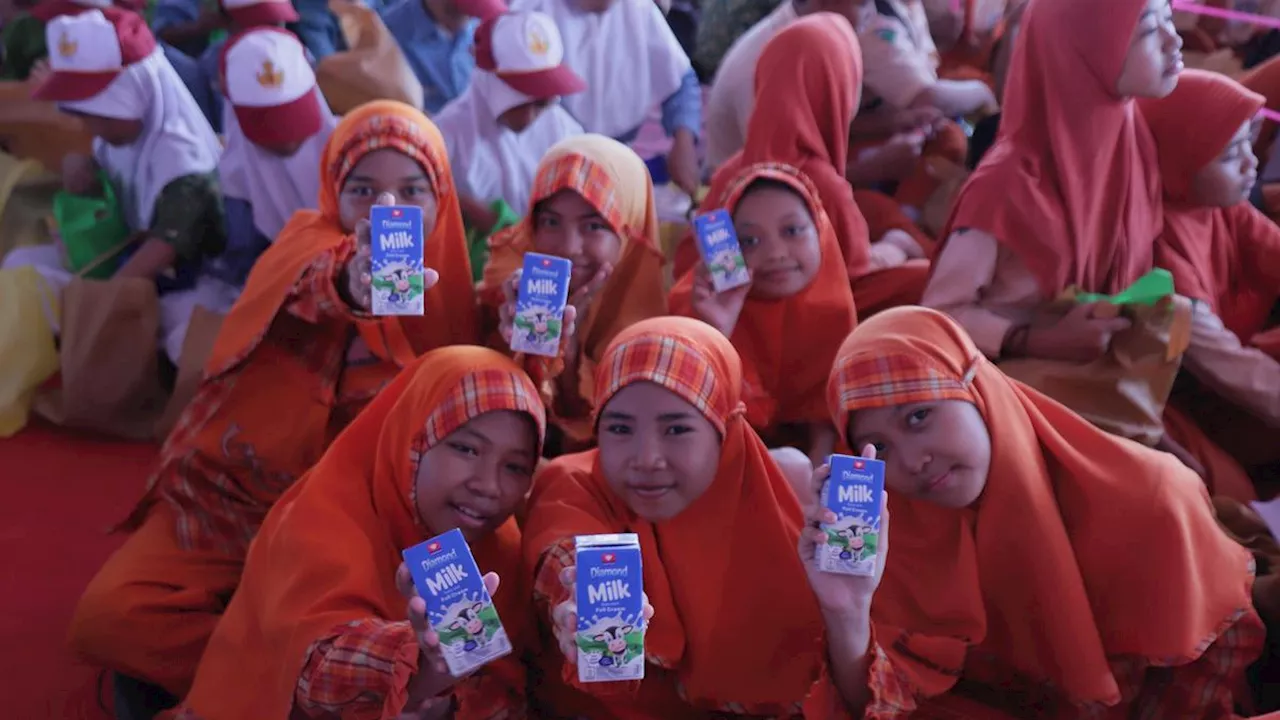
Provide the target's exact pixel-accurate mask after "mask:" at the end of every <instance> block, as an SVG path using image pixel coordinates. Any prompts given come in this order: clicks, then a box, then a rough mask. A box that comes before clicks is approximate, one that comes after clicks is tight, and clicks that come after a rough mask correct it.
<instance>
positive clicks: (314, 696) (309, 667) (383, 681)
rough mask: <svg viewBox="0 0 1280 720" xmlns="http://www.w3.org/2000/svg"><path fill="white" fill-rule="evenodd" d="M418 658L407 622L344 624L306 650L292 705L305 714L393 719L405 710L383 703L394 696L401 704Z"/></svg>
mask: <svg viewBox="0 0 1280 720" xmlns="http://www.w3.org/2000/svg"><path fill="white" fill-rule="evenodd" d="M418 656H419V650H418V641H417V639H415V638H414V636H413V629H412V628H411V627H410V626H409V623H408V621H401V622H388V621H386V620H379V619H376V618H368V619H365V620H357V621H355V622H352V623H350V624H347V625H344V626H342V627H341V628H339V629H338V630H337V632H335V633H334V634H333V635H329V636H327V637H324V638H321V639H320V640H317V641H316V642H315V643H314V644H313V645H312V646H311V648H310V650H309V651H308V652H307V660H306V663H305V664H304V665H303V667H302V675H301V676H300V677H299V678H298V688H297V692H296V694H295V696H294V702H295V705H296V707H297V708H298V709H299V710H301V711H302V712H304V713H306V714H307V715H310V716H321V715H336V716H340V717H343V718H351V719H352V720H380V719H381V718H387V717H395V716H396V715H398V714H399V713H400V712H401V711H402V710H403V709H404V708H403V707H398V708H392V707H386V705H387V702H388V699H390V698H392V697H395V698H399V701H400V703H401V704H403V702H404V698H405V696H406V692H405V688H407V687H408V684H409V679H410V678H411V677H413V674H414V673H415V672H417V669H418ZM397 690H398V691H397Z"/></svg>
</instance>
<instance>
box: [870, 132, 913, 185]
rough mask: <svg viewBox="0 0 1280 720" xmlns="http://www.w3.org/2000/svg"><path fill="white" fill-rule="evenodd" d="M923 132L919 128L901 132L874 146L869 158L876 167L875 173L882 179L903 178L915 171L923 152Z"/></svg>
mask: <svg viewBox="0 0 1280 720" xmlns="http://www.w3.org/2000/svg"><path fill="white" fill-rule="evenodd" d="M924 142H925V133H924V132H923V131H920V130H912V131H910V132H902V133H898V134H897V135H894V136H893V137H891V138H889V140H888V141H887V142H886V143H885V144H884V145H881V146H880V147H878V148H876V149H875V150H874V151H873V153H872V155H871V160H872V162H874V163H875V164H876V166H877V167H878V169H879V170H878V172H877V173H876V174H877V175H878V176H879V177H880V178H881V179H882V180H890V181H892V180H903V179H905V178H907V177H909V176H910V175H911V173H913V172H915V171H916V166H917V164H918V163H919V161H920V155H921V153H923V152H924Z"/></svg>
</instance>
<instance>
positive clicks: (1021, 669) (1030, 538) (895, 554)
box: [829, 0, 1253, 717]
mask: <svg viewBox="0 0 1280 720" xmlns="http://www.w3.org/2000/svg"><path fill="white" fill-rule="evenodd" d="M1039 1H1040V0H1037V2H1039ZM829 397H830V402H831V414H832V418H833V419H834V421H835V423H836V425H837V427H839V428H840V429H841V432H842V433H845V432H847V428H848V424H849V418H850V415H851V414H852V413H854V412H857V411H858V410H862V409H868V408H877V407H886V406H893V405H902V404H909V403H916V402H937V401H939V400H961V401H964V402H970V403H973V404H974V405H975V406H977V408H978V411H979V412H980V413H981V414H982V418H983V420H984V421H985V422H986V425H987V429H988V431H989V432H990V435H991V469H990V472H989V474H988V476H987V486H986V489H985V490H984V491H983V494H982V497H981V498H980V499H979V500H978V502H977V503H975V504H974V505H973V506H971V507H969V508H966V509H964V510H954V509H949V508H943V507H940V506H937V505H933V504H930V503H927V502H923V501H920V500H912V499H910V498H907V497H905V496H900V495H897V494H894V493H890V495H889V511H890V513H891V514H892V517H893V538H892V543H891V547H890V549H889V557H890V561H889V563H888V565H887V566H886V569H885V575H884V579H883V581H882V582H881V585H880V588H879V590H878V591H877V592H876V596H875V601H874V604H873V607H872V619H873V621H874V622H875V627H876V634H877V639H878V642H879V644H880V645H881V647H883V648H884V649H885V650H886V651H888V652H889V654H890V656H891V657H892V659H893V661H894V667H895V668H896V669H898V670H899V672H902V673H904V674H905V675H906V676H907V677H908V678H909V679H910V681H911V682H912V684H913V685H914V686H915V687H916V688H918V689H919V690H920V691H921V692H922V693H923V694H924V695H926V696H935V695H940V694H942V693H945V692H947V691H948V690H950V689H951V687H952V686H953V685H954V684H955V683H956V681H957V680H958V679H959V678H960V677H961V676H962V675H963V674H964V672H965V658H966V654H967V653H968V652H969V651H970V650H976V651H979V652H980V653H982V654H990V655H994V656H995V658H996V659H997V660H998V661H999V662H1000V663H1001V664H1002V665H1004V666H1007V667H1009V668H1011V669H1012V670H1014V671H1016V672H1018V673H1020V674H1022V675H1024V676H1027V677H1028V678H1029V679H1031V680H1037V681H1044V682H1046V683H1049V684H1051V685H1052V686H1054V687H1056V688H1058V689H1059V690H1061V691H1062V692H1063V693H1065V695H1066V696H1067V698H1069V699H1070V700H1072V701H1074V702H1090V701H1096V702H1102V703H1106V704H1109V705H1114V704H1116V703H1118V702H1119V701H1120V695H1119V689H1118V687H1117V683H1116V680H1115V678H1114V676H1113V675H1112V671H1111V668H1110V664H1109V660H1110V659H1112V658H1119V657H1122V656H1139V657H1142V658H1145V659H1147V660H1149V661H1152V662H1154V663H1157V664H1160V665H1170V664H1173V665H1178V664H1184V663H1189V662H1191V661H1192V660H1194V659H1195V658H1197V657H1199V655H1200V653H1201V652H1202V651H1203V650H1204V648H1205V647H1206V646H1207V644H1208V642H1210V641H1212V640H1214V639H1215V638H1216V637H1217V634H1218V633H1220V632H1222V631H1223V630H1225V629H1226V627H1227V625H1228V624H1230V623H1232V622H1234V621H1235V619H1236V618H1238V617H1239V616H1240V614H1241V613H1242V612H1243V611H1247V610H1248V609H1249V608H1250V599H1249V595H1250V588H1251V586H1252V582H1253V576H1252V572H1251V571H1250V569H1249V568H1250V558H1249V553H1248V552H1247V551H1246V550H1245V549H1244V548H1241V547H1239V546H1238V545H1236V544H1235V543H1233V542H1232V541H1231V540H1230V539H1228V538H1227V536H1226V535H1224V534H1223V533H1222V531H1221V530H1219V529H1218V526H1217V524H1216V523H1215V521H1214V516H1213V511H1212V509H1211V508H1210V505H1209V498H1208V495H1207V494H1206V492H1205V489H1204V484H1203V483H1202V482H1201V481H1200V478H1199V477H1197V476H1196V475H1195V474H1194V473H1193V472H1191V471H1190V470H1188V469H1187V468H1186V467H1184V466H1183V465H1182V464H1181V463H1180V462H1178V461H1177V460H1176V459H1174V457H1173V456H1171V455H1168V454H1166V453H1162V452H1157V451H1155V450H1150V449H1148V448H1145V447H1142V446H1140V445H1138V444H1137V443H1133V442H1130V441H1128V440H1124V439H1121V438H1116V437H1112V436H1111V435H1108V434H1107V433H1105V432H1103V431H1102V430H1099V429H1098V428H1096V427H1094V426H1093V425H1091V424H1090V423H1089V422H1087V421H1086V420H1083V419H1081V418H1080V417H1078V416H1076V415H1075V414H1073V413H1071V412H1070V411H1069V410H1067V409H1066V408H1064V407H1063V406H1061V405H1059V404H1058V403H1056V402H1054V401H1053V400H1050V399H1048V398H1046V397H1045V396H1043V395H1041V394H1040V393H1038V392H1036V391H1035V390H1032V389H1030V388H1028V387H1027V386H1025V385H1022V384H1020V383H1018V382H1016V381H1014V380H1010V379H1009V378H1008V377H1006V376H1005V375H1004V374H1003V373H1001V372H1000V371H999V370H998V369H997V368H996V367H995V366H994V365H993V364H991V362H990V361H988V360H987V359H986V358H984V357H983V356H982V353H981V352H979V351H978V349H977V348H976V347H975V346H974V344H973V342H972V341H971V340H970V339H969V338H968V336H966V335H965V334H964V331H963V330H961V329H960V326H959V325H957V324H956V323H955V322H954V321H953V320H951V319H950V318H949V317H947V316H946V315H943V314H942V313H939V312H935V311H933V310H927V309H924V308H914V307H913V308H895V309H893V310H887V311H885V312H883V313H880V314H878V315H876V316H875V317H873V318H871V319H869V320H867V321H866V322H864V323H863V324H862V325H860V326H859V327H858V329H857V330H855V331H854V332H853V334H852V335H850V336H849V338H848V340H846V341H845V344H844V347H843V348H841V350H840V357H839V359H838V360H837V361H836V368H835V371H834V372H833V373H832V376H831V383H830V387H829ZM1046 613H1050V614H1046ZM1186 717H1201V716H1200V715H1197V714H1190V713H1188V714H1187V715H1186Z"/></svg>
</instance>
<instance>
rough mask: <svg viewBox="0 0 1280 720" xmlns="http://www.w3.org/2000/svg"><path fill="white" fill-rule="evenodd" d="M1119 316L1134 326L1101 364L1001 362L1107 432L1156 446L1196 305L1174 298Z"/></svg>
mask: <svg viewBox="0 0 1280 720" xmlns="http://www.w3.org/2000/svg"><path fill="white" fill-rule="evenodd" d="M1067 307H1069V306H1066V307H1064V308H1063V312H1064V313H1065V311H1066V309H1067ZM1119 311H1120V312H1121V313H1123V314H1124V316H1125V317H1128V318H1129V319H1130V320H1131V321H1132V322H1133V324H1132V326H1130V328H1129V329H1128V330H1125V331H1124V332H1120V333H1117V334H1116V335H1115V337H1114V338H1113V339H1112V341H1111V349H1110V350H1109V351H1108V353H1107V354H1106V355H1105V356H1104V357H1102V358H1100V359H1098V360H1095V361H1093V362H1090V363H1083V364H1082V363H1069V362H1059V361H1054V360H1040V359H1034V358H1026V359H1015V360H1005V361H1002V362H1001V363H1000V369H1001V370H1002V371H1004V373H1005V374H1006V375H1008V376H1009V377H1012V378H1014V379H1015V380H1020V381H1022V382H1023V383H1026V384H1027V385H1030V386H1031V387H1033V388H1035V389H1036V390H1039V391H1040V392H1042V393H1044V394H1045V395H1048V396H1049V397H1051V398H1053V399H1054V400H1057V401H1058V402H1060V403H1062V404H1063V405H1066V406H1067V407H1068V408H1070V409H1071V410H1073V411H1074V412H1075V413H1076V414H1078V415H1080V416H1081V417H1083V418H1085V419H1086V420H1088V421H1090V422H1092V423H1093V424H1094V425H1097V426H1098V427H1100V428H1102V429H1103V430H1106V431H1107V432H1109V433H1111V434H1113V435H1119V436H1121V437H1126V438H1129V439H1130V440H1136V441H1138V442H1140V443H1142V444H1143V445H1146V446H1148V447H1154V446H1155V444H1156V443H1158V442H1160V439H1161V438H1163V437H1164V420H1163V417H1164V408H1165V405H1166V404H1167V403H1168V401H1169V393H1170V392H1171V391H1172V390H1173V381H1174V379H1175V378H1176V377H1177V375H1178V368H1179V367H1180V366H1181V364H1182V353H1183V352H1184V351H1185V350H1186V349H1187V343H1188V342H1189V339H1190V335H1191V301H1189V300H1187V299H1186V298H1183V297H1174V298H1169V299H1168V300H1166V301H1165V302H1164V303H1162V304H1160V305H1157V306H1154V307H1147V306H1140V305H1129V306H1124V307H1123V308H1120V309H1119Z"/></svg>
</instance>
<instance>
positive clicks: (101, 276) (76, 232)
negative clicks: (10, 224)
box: [53, 173, 129, 280]
mask: <svg viewBox="0 0 1280 720" xmlns="http://www.w3.org/2000/svg"><path fill="white" fill-rule="evenodd" d="M98 181H99V182H100V183H101V184H102V197H85V196H81V195H72V194H71V193H69V192H67V191H65V190H63V191H60V192H58V194H56V195H54V196H53V219H54V222H56V223H57V225H58V233H59V235H60V236H61V237H62V245H63V247H64V248H65V249H66V253H67V269H68V270H70V271H71V272H73V273H79V272H80V271H81V270H84V269H85V268H88V267H89V266H90V265H94V263H97V264H96V265H95V266H94V267H93V268H91V269H90V270H89V271H88V272H86V273H85V274H84V277H86V278H88V279H90V280H106V279H107V278H109V277H111V275H112V273H114V272H115V271H116V268H117V267H119V266H120V260H121V258H120V257H119V256H120V254H121V253H122V252H123V251H124V250H125V248H126V247H127V246H126V245H125V244H124V243H125V240H126V239H128V237H129V226H128V225H127V224H126V223H125V220H124V213H122V212H121V211H120V203H119V202H118V201H117V200H116V191H115V188H113V187H112V186H111V181H110V180H109V179H108V178H107V176H106V175H105V174H102V173H98ZM108 254H110V255H115V256H116V257H110V258H104V257H103V256H104V255H108ZM100 260H101V262H99V261H100Z"/></svg>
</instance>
